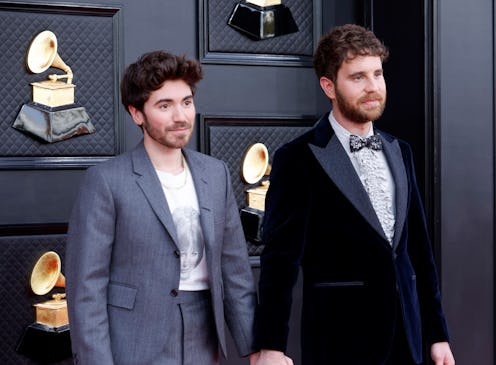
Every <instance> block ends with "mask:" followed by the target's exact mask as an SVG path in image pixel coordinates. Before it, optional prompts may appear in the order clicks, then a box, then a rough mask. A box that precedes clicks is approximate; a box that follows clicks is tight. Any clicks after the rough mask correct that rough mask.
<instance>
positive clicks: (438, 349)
mask: <svg viewBox="0 0 496 365" xmlns="http://www.w3.org/2000/svg"><path fill="white" fill-rule="evenodd" d="M431 357H432V360H433V361H434V363H435V364H436V365H455V358H454V357H453V353H452V352H451V349H450V345H449V343H448V342H437V343H434V344H433V345H432V346H431Z"/></svg>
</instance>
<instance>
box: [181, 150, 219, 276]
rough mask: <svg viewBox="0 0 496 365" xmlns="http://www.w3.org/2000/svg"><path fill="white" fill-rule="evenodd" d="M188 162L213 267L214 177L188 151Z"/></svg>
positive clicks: (185, 151)
mask: <svg viewBox="0 0 496 365" xmlns="http://www.w3.org/2000/svg"><path fill="white" fill-rule="evenodd" d="M183 153H184V156H185V158H186V162H187V163H188V165H189V169H190V171H191V176H192V178H193V183H194V185H195V190H196V196H197V198H198V206H199V208H200V224H201V228H202V232H203V239H204V240H205V247H206V255H207V260H208V261H207V262H208V263H209V267H211V259H212V256H211V250H210V248H211V247H212V244H213V242H214V230H213V227H214V217H213V204H214V202H213V201H212V194H210V193H209V184H211V179H212V177H211V176H210V173H209V171H208V169H207V168H206V167H205V164H204V163H202V161H200V159H198V156H197V155H196V154H193V153H191V152H190V151H188V150H186V149H185V150H183Z"/></svg>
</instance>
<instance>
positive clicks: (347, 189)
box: [255, 25, 455, 365]
mask: <svg viewBox="0 0 496 365" xmlns="http://www.w3.org/2000/svg"><path fill="white" fill-rule="evenodd" d="M387 56H388V51H387V49H386V48H385V46H384V45H383V44H382V42H381V41H379V40H378V39H377V38H376V37H375V35H374V34H373V33H372V32H371V31H367V30H366V29H364V28H362V27H360V26H356V25H344V26H340V27H336V28H335V29H334V30H332V31H331V32H330V33H328V34H326V35H324V36H323V37H322V38H321V40H320V43H319V45H318V47H317V50H316V52H315V55H314V68H315V71H316V73H317V76H318V78H319V81H320V86H321V88H322V90H323V91H324V93H325V94H326V95H327V96H328V97H329V99H330V101H331V103H332V111H331V112H330V113H328V114H326V115H324V116H323V117H322V118H321V119H320V121H319V122H318V123H317V124H316V126H315V127H314V128H313V129H312V130H311V131H309V132H307V133H305V134H304V135H302V136H300V137H298V138H296V139H295V140H293V141H291V142H289V143H287V144H286V145H284V146H283V147H281V148H280V149H279V150H278V151H277V152H276V153H275V156H274V161H273V165H272V171H271V175H270V187H269V191H268V194H267V198H266V206H265V221H264V230H263V242H264V244H265V245H266V246H265V249H264V251H263V254H262V256H261V274H260V282H259V294H260V298H259V306H258V309H257V313H256V319H255V343H256V347H257V348H260V349H262V351H261V354H260V358H259V360H258V362H257V364H258V365H262V364H263V365H279V364H290V361H288V360H287V359H286V358H285V357H284V353H285V352H286V346H287V336H288V320H289V316H290V308H291V292H292V289H293V287H294V284H295V282H296V280H297V276H298V272H299V269H300V267H301V268H302V272H303V308H302V333H301V341H302V358H303V362H302V364H303V365H411V364H421V363H423V362H424V361H425V359H424V356H423V355H424V352H426V350H427V351H428V352H429V353H430V356H431V357H432V359H433V360H434V362H435V364H436V365H453V364H454V363H455V362H454V358H453V355H452V353H451V350H450V346H449V343H448V331H447V326H446V321H445V317H444V314H443V310H442V307H441V300H440V292H439V284H438V279H437V273H436V269H435V265H434V260H433V255H432V252H431V244H430V241H429V237H428V234H427V229H426V222H425V216H424V212H423V207H422V203H421V199H420V195H419V192H418V188H417V183H416V181H415V172H414V165H413V160H412V153H411V149H410V147H409V146H408V144H407V143H405V142H404V141H401V140H399V139H397V138H395V137H393V136H391V135H389V134H386V133H384V132H382V131H379V130H378V129H376V128H375V126H374V125H373V122H374V121H375V120H377V119H378V118H379V117H380V116H381V114H382V112H383V110H384V106H385V102H386V84H385V80H384V75H383V69H382V63H383V61H385V60H386V58H387ZM411 76H412V75H409V74H408V73H407V71H406V70H405V77H406V78H408V77H411Z"/></svg>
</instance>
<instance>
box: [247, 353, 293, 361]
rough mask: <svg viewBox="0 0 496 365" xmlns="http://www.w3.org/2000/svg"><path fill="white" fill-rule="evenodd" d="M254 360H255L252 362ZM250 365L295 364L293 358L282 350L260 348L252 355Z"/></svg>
mask: <svg viewBox="0 0 496 365" xmlns="http://www.w3.org/2000/svg"><path fill="white" fill-rule="evenodd" d="M252 360H254V362H252ZM250 365H294V364H293V360H291V359H290V358H289V357H287V356H286V355H284V353H283V352H281V351H276V350H260V352H257V353H255V354H252V355H250Z"/></svg>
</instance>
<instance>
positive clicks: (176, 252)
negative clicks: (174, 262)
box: [174, 250, 181, 258]
mask: <svg viewBox="0 0 496 365" xmlns="http://www.w3.org/2000/svg"><path fill="white" fill-rule="evenodd" d="M174 256H176V257H178V258H179V257H181V252H179V250H175V251H174Z"/></svg>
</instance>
